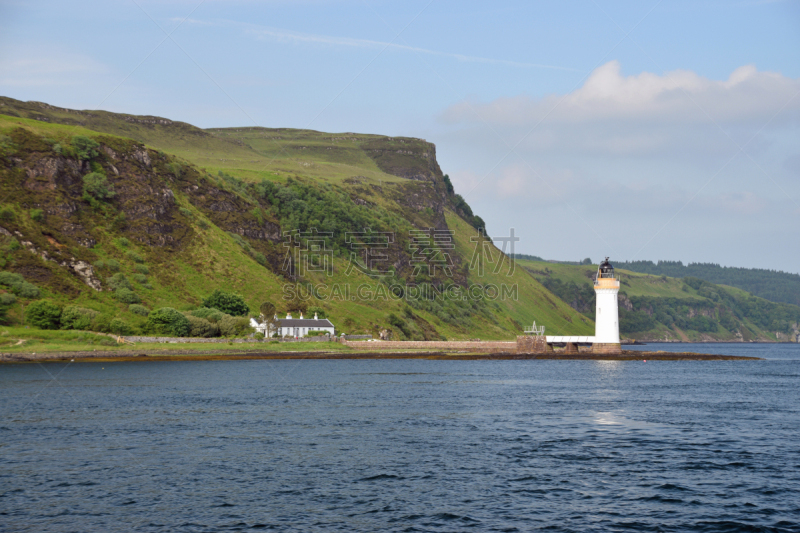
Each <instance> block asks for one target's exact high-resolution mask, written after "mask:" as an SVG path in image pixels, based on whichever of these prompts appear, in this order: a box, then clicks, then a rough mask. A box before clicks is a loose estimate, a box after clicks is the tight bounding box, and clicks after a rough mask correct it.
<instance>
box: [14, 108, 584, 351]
mask: <svg viewBox="0 0 800 533" xmlns="http://www.w3.org/2000/svg"><path fill="white" fill-rule="evenodd" d="M0 113H2V114H0V178H1V180H0V268H2V270H3V271H4V272H6V273H7V275H5V277H0V315H1V316H2V317H4V318H3V320H5V322H6V323H9V324H20V323H21V322H22V320H23V309H25V308H26V307H27V306H29V305H31V304H32V303H34V302H38V301H42V300H49V301H52V302H53V303H54V304H56V305H57V306H59V307H61V308H62V309H66V308H67V307H73V308H75V307H77V308H80V309H82V310H84V311H81V312H85V313H88V315H90V316H91V317H93V318H92V320H91V321H90V322H91V324H90V326H89V327H90V328H91V329H95V330H97V331H113V332H119V331H122V330H125V331H129V332H148V327H149V326H148V318H149V317H148V315H147V313H148V312H149V311H153V310H156V309H159V308H162V307H170V308H175V309H178V310H179V311H182V312H183V313H185V314H191V313H198V314H199V311H193V310H195V309H197V308H198V307H200V306H201V305H202V301H203V299H204V298H205V297H207V296H208V295H209V294H210V293H211V292H212V291H214V290H215V289H222V290H225V291H230V292H236V293H239V294H241V295H242V296H243V297H244V299H245V301H246V303H247V305H248V306H249V308H250V310H251V312H250V314H251V315H257V313H258V311H257V310H258V308H259V305H260V304H261V303H263V302H272V303H274V304H275V306H276V307H277V309H278V311H280V312H287V311H293V312H300V311H302V312H306V313H309V312H314V311H316V312H319V313H324V314H325V315H327V316H328V317H329V318H330V319H331V320H332V321H333V322H334V324H335V325H336V326H337V330H338V331H339V332H347V333H369V334H373V335H377V333H378V332H379V331H381V330H383V329H387V330H389V331H390V332H391V334H392V335H393V337H394V338H409V339H440V338H448V339H451V338H452V339H469V338H482V339H510V338H513V336H514V335H516V334H518V333H519V332H520V331H521V329H522V328H523V326H524V325H528V324H529V323H530V322H532V321H533V320H536V321H537V322H538V323H540V324H541V323H544V324H546V325H547V326H548V328H549V329H548V331H551V330H552V331H561V332H564V333H573V334H588V333H591V331H592V330H593V324H592V322H591V321H590V320H589V319H587V318H585V317H583V316H582V315H580V314H578V313H575V311H574V310H573V309H571V308H570V307H569V306H567V305H566V304H565V303H563V302H562V301H561V300H559V299H558V298H557V297H556V296H554V295H553V294H552V293H551V292H550V291H548V290H547V289H545V288H544V287H542V286H541V284H539V283H538V282H537V281H536V280H535V279H534V278H533V277H532V276H530V275H529V274H528V273H527V272H526V271H524V270H521V269H516V270H515V271H510V269H509V268H506V267H507V266H508V259H507V258H503V256H502V254H500V252H499V250H497V248H495V247H494V246H493V245H491V244H490V243H489V245H488V246H487V247H486V248H483V249H484V250H490V253H489V254H488V255H489V256H490V258H489V264H488V268H486V269H485V271H484V272H480V271H479V269H477V268H470V266H471V265H470V262H471V258H472V257H473V255H474V251H475V247H476V246H477V245H478V244H477V243H474V242H472V241H471V240H470V239H471V237H476V238H477V237H478V236H479V235H480V229H481V228H482V227H483V221H482V220H481V219H480V218H479V217H477V216H475V215H474V214H473V213H472V211H471V210H470V208H469V206H468V205H467V204H466V203H465V202H464V200H463V198H461V197H460V196H458V195H457V194H455V191H453V189H452V185H451V184H450V182H449V179H448V178H447V176H446V175H444V174H443V173H442V171H441V169H440V168H439V166H438V163H437V162H436V157H435V147H434V146H433V145H432V144H430V143H427V142H425V141H423V140H419V139H408V138H389V137H384V136H378V135H362V134H350V133H348V134H328V133H320V132H312V131H306V130H285V129H263V128H231V129H215V130H207V131H206V130H201V129H199V128H195V127H194V126H191V125H188V124H184V123H179V122H173V121H169V120H167V119H161V118H158V117H137V116H131V115H121V114H114V113H108V112H101V111H90V112H87V111H80V112H78V111H73V110H65V109H60V108H54V107H52V106H48V105H46V104H39V103H30V102H19V101H16V100H12V99H8V98H2V99H0ZM367 231H369V232H370V233H366V232H367ZM451 231H452V233H449V232H451ZM315 232H317V233H315ZM320 232H321V233H320ZM414 232H417V233H414ZM326 233H327V234H326ZM425 236H427V237H425ZM290 237H291V242H290V241H289V239H290ZM426 238H427V239H428V240H427V241H426ZM376 239H377V240H376ZM381 239H383V241H381ZM437 239H438V240H437ZM376 243H377V244H376ZM381 243H382V244H381ZM431 243H433V244H431ZM366 248H369V249H370V250H371V251H370V252H369V253H370V254H372V255H370V256H366V255H365V253H367V252H365V249H366ZM326 261H327V263H326ZM503 261H504V263H502V264H501V265H499V266H500V267H502V268H495V267H497V266H498V265H497V263H498V262H503ZM327 265H330V268H328V267H327ZM0 274H2V273H0ZM20 276H21V277H20ZM20 280H23V281H24V283H27V284H32V286H33V287H34V288H35V291H34V292H38V294H37V295H34V294H33V292H31V291H27V292H26V291H25V290H22V289H20V288H19V287H21V286H22V285H20V283H22V282H23V281H20ZM98 289H99V290H98ZM87 310H88V311H87ZM71 312H73V313H74V312H76V311H75V310H74V309H72V310H71ZM150 316H152V314H151V315H150ZM111 324H114V326H112V325H111ZM121 324H122V325H121Z"/></svg>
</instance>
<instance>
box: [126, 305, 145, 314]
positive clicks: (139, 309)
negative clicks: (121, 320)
mask: <svg viewBox="0 0 800 533" xmlns="http://www.w3.org/2000/svg"><path fill="white" fill-rule="evenodd" d="M128 311H130V312H131V313H133V314H134V315H139V316H147V315H149V314H150V310H149V309H148V308H146V307H145V306H143V305H139V304H131V305H129V306H128Z"/></svg>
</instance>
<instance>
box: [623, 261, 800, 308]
mask: <svg viewBox="0 0 800 533" xmlns="http://www.w3.org/2000/svg"><path fill="white" fill-rule="evenodd" d="M619 266H620V267H622V268H624V269H626V270H630V271H633V272H641V273H643V274H654V275H656V276H671V277H674V278H685V277H694V278H700V279H702V280H705V281H709V282H711V283H716V284H721V285H731V286H733V287H738V288H740V289H743V290H745V291H747V292H750V293H753V294H755V295H756V296H760V297H761V298H764V299H767V300H770V301H772V302H783V303H789V304H793V305H800V274H792V273H789V272H781V271H776V270H766V269H763V268H737V267H723V266H720V265H718V264H715V263H689V264H688V265H684V264H683V263H682V262H680V261H658V262H657V263H654V262H652V261H630V262H625V263H619Z"/></svg>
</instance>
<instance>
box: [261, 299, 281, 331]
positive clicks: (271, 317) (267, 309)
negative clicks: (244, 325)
mask: <svg viewBox="0 0 800 533" xmlns="http://www.w3.org/2000/svg"><path fill="white" fill-rule="evenodd" d="M258 311H259V315H258V318H259V321H260V322H261V323H262V324H264V326H266V328H265V332H264V336H265V337H269V336H271V335H272V334H273V333H275V332H276V331H278V320H277V318H276V316H275V313H276V310H275V304H273V303H272V302H264V303H263V304H261V306H260V307H259V308H258Z"/></svg>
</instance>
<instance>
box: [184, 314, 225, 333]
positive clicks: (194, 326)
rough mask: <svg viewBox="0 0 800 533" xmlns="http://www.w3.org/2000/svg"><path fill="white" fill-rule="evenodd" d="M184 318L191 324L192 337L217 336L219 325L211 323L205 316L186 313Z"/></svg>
mask: <svg viewBox="0 0 800 533" xmlns="http://www.w3.org/2000/svg"><path fill="white" fill-rule="evenodd" d="M186 319H187V320H188V321H189V324H191V332H190V335H191V336H192V337H219V326H218V325H216V324H212V323H211V322H209V321H208V320H206V319H205V318H200V317H196V316H192V315H187V316H186Z"/></svg>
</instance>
